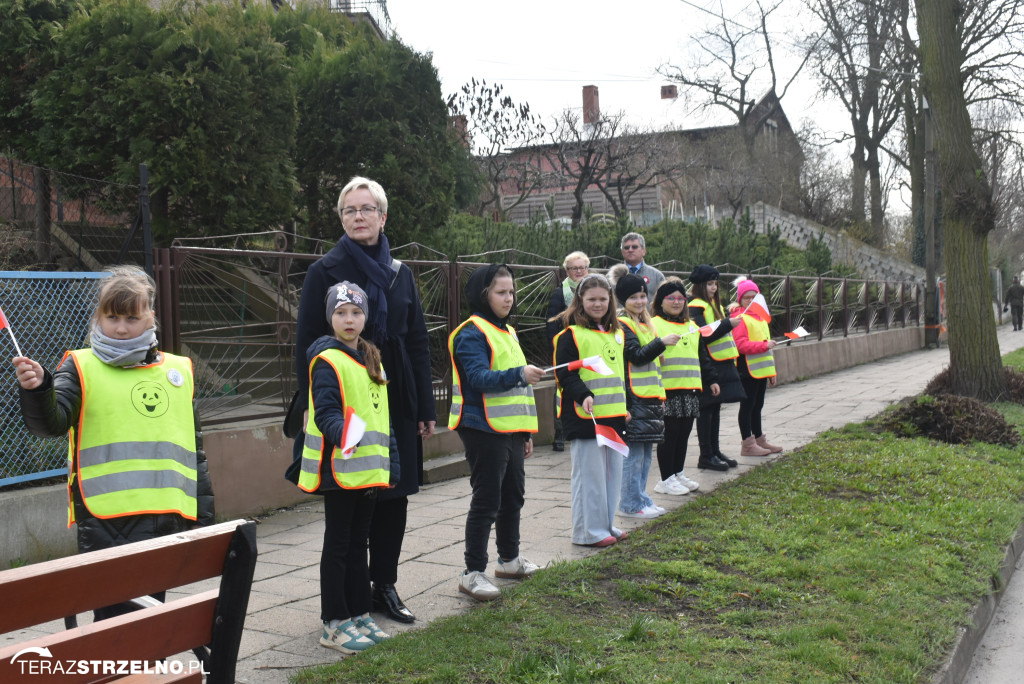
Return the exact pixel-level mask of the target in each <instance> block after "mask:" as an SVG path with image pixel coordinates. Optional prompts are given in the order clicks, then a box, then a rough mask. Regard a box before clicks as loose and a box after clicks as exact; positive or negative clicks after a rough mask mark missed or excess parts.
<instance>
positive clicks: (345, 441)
mask: <svg viewBox="0 0 1024 684" xmlns="http://www.w3.org/2000/svg"><path fill="white" fill-rule="evenodd" d="M364 434H366V421H365V420H363V419H362V418H360V417H359V416H357V415H356V412H355V409H353V408H352V407H351V406H348V407H346V408H345V429H344V430H342V432H341V457H342V458H344V459H349V458H352V454H353V453H355V450H356V447H357V446H359V440H361V439H362V438H363V435H364Z"/></svg>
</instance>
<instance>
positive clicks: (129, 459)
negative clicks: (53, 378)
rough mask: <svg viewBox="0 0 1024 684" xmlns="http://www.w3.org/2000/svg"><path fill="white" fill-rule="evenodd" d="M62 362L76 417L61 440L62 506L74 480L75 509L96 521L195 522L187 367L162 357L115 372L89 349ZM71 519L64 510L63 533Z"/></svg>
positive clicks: (188, 361) (192, 427) (178, 359)
mask: <svg viewBox="0 0 1024 684" xmlns="http://www.w3.org/2000/svg"><path fill="white" fill-rule="evenodd" d="M69 357H70V358H71V360H72V361H73V362H74V364H75V367H76V368H77V369H78V377H79V381H80V383H81V387H82V409H81V412H80V414H79V417H78V423H77V424H76V425H75V426H74V427H72V428H71V430H70V431H69V433H68V441H69V444H68V466H69V469H68V472H69V474H68V500H69V501H70V500H71V487H72V485H73V484H74V480H75V478H76V477H77V478H78V487H79V490H80V491H81V493H82V503H83V504H84V505H85V507H86V509H87V510H88V511H89V512H90V513H91V514H92V515H93V516H95V517H97V518H120V517H124V516H129V515H141V514H144V513H154V514H156V513H177V514H178V515H180V516H182V517H183V518H186V519H187V520H195V519H196V510H197V507H198V503H197V487H198V485H197V478H196V461H197V458H196V428H195V415H194V413H193V411H192V397H193V392H194V381H193V377H192V361H191V359H189V358H187V357H183V356H175V355H174V354H167V353H165V352H161V353H160V360H159V361H157V362H156V363H152V364H149V365H145V366H135V367H132V368H121V367H118V366H110V365H107V364H105V363H103V362H102V361H100V360H99V358H97V357H96V355H95V354H94V353H93V352H92V350H91V349H78V350H75V351H69V352H68V353H67V354H66V355H65V357H64V359H65V360H67V359H68V358H69ZM62 363H63V361H62ZM74 515H75V513H74V506H69V513H68V526H70V525H71V524H72V523H74V522H75V519H74Z"/></svg>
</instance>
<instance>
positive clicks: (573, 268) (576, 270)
mask: <svg viewBox="0 0 1024 684" xmlns="http://www.w3.org/2000/svg"><path fill="white" fill-rule="evenodd" d="M588 268H590V267H589V266H569V267H567V268H566V269H565V270H566V271H572V272H573V273H583V272H584V271H586V270H587V269H588Z"/></svg>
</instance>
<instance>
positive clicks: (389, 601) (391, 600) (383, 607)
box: [370, 584, 416, 624]
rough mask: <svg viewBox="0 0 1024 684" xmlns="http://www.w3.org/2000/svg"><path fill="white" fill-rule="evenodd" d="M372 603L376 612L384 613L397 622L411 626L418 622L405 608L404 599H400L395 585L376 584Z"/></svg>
mask: <svg viewBox="0 0 1024 684" xmlns="http://www.w3.org/2000/svg"><path fill="white" fill-rule="evenodd" d="M370 602H371V604H372V605H373V609H374V610H375V611H377V612H380V613H384V614H385V615H387V616H388V617H389V618H391V619H392V620H395V621H396V622H404V623H406V624H409V623H410V622H415V621H416V616H415V615H413V614H412V611H410V610H409V609H408V608H406V607H405V604H404V603H402V599H401V598H399V596H398V592H397V591H395V585H394V584H374V585H373V591H372V592H371V593H370Z"/></svg>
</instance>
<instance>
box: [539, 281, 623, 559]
mask: <svg viewBox="0 0 1024 684" xmlns="http://www.w3.org/2000/svg"><path fill="white" fill-rule="evenodd" d="M561 315H562V319H563V320H564V321H565V323H566V325H567V326H568V327H567V328H566V329H565V330H563V331H562V332H560V333H558V335H557V336H555V365H556V366H562V367H561V368H558V369H557V370H556V371H555V378H556V379H557V381H558V401H559V415H560V416H561V418H562V426H563V429H564V430H565V438H566V439H567V440H569V441H570V446H569V459H570V463H571V464H572V476H571V489H572V499H571V506H572V543H573V544H580V545H584V546H598V547H603V546H611V545H612V544H614V543H615V542H617V541H620V540H622V539H625V537H626V533H625V532H623V531H622V530H620V529H619V528H617V527H615V525H614V522H615V509H616V507H617V505H618V502H619V493H620V490H621V485H622V454H621V453H620V452H619V451H616V450H615V449H614V448H612V447H609V446H602V444H600V443H598V440H597V431H596V429H595V427H594V420H596V421H597V423H598V424H599V425H602V426H605V427H607V428H609V429H610V431H611V432H612V433H613V435H612V436H614V437H617V439H618V442H617V444H621V445H622V447H623V448H625V442H624V441H623V440H622V437H621V435H622V434H623V433H624V432H625V428H626V394H625V386H624V384H623V377H624V359H623V355H624V349H623V342H624V340H623V335H622V327H621V326H620V325H619V322H618V319H616V317H615V297H614V296H613V295H612V286H611V285H610V284H609V283H608V280H607V279H606V278H605V277H604V276H602V275H596V274H594V275H589V276H587V277H586V278H584V279H583V280H582V281H580V284H579V286H578V287H577V288H576V296H575V297H573V300H572V302H571V303H570V304H569V308H568V309H566V310H565V312H563V313H562V314H561ZM594 357H597V358H599V359H600V361H601V362H602V363H603V365H604V366H607V369H608V370H610V371H611V374H610V375H609V374H607V373H606V369H605V368H603V367H601V366H598V367H597V370H593V369H591V368H587V367H585V366H584V367H578V368H573V367H572V366H571V365H570V364H572V362H574V361H575V362H580V361H582V360H585V359H588V358H594ZM570 368H572V369H571V370H570ZM605 439H608V438H607V437H606V438H605Z"/></svg>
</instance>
